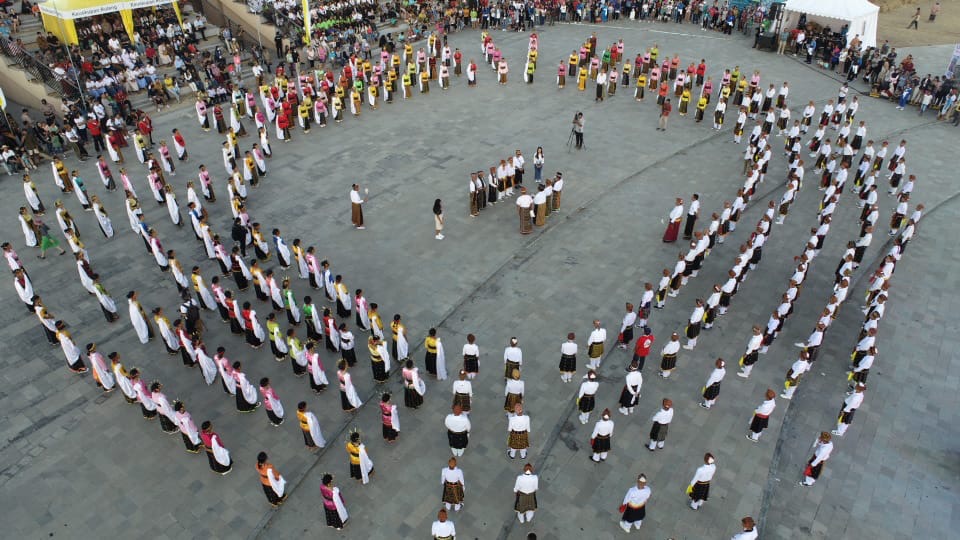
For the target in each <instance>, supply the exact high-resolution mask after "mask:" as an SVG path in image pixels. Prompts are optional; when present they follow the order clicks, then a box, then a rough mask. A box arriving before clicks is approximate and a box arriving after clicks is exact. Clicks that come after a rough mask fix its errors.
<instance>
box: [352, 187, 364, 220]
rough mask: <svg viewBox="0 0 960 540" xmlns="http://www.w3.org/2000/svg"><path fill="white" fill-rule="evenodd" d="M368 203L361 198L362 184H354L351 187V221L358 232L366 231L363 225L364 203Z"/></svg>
mask: <svg viewBox="0 0 960 540" xmlns="http://www.w3.org/2000/svg"><path fill="white" fill-rule="evenodd" d="M365 202H366V201H365V200H364V199H363V198H362V197H360V184H353V185H352V186H351V187H350V221H351V223H353V226H354V227H356V229H357V230H358V231H362V230H363V229H366V227H365V226H364V225H363V206H362V205H363V203H365Z"/></svg>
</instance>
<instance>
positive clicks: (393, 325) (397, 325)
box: [390, 321, 407, 341]
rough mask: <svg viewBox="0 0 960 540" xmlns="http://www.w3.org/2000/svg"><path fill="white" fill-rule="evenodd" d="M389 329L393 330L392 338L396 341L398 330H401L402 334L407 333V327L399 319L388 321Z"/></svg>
mask: <svg viewBox="0 0 960 540" xmlns="http://www.w3.org/2000/svg"><path fill="white" fill-rule="evenodd" d="M390 329H391V330H393V340H394V341H397V338H398V337H399V334H400V332H403V334H404V335H406V334H407V329H406V328H405V327H404V326H403V323H401V322H399V321H393V322H392V323H390Z"/></svg>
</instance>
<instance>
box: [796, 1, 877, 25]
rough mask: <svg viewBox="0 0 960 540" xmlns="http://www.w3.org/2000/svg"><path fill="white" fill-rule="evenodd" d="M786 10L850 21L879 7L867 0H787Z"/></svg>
mask: <svg viewBox="0 0 960 540" xmlns="http://www.w3.org/2000/svg"><path fill="white" fill-rule="evenodd" d="M784 7H785V8H786V9H787V11H797V12H800V13H807V14H809V15H817V16H820V17H828V18H830V19H840V20H844V21H850V20H853V19H856V18H859V17H862V16H864V15H870V14H873V13H878V12H879V11H880V8H879V7H878V6H875V5H873V4H871V3H870V2H868V1H867V0H843V1H839V2H838V1H836V0H787V3H786V5H785V6H784Z"/></svg>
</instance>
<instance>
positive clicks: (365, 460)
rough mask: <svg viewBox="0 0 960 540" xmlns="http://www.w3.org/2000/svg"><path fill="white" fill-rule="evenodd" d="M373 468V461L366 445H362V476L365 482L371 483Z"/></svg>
mask: <svg viewBox="0 0 960 540" xmlns="http://www.w3.org/2000/svg"><path fill="white" fill-rule="evenodd" d="M372 470H373V461H371V459H370V456H368V455H367V447H366V445H363V444H361V445H360V476H361V477H362V481H363V483H364V484H369V483H370V471H372Z"/></svg>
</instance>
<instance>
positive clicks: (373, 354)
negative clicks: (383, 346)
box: [367, 336, 383, 362]
mask: <svg viewBox="0 0 960 540" xmlns="http://www.w3.org/2000/svg"><path fill="white" fill-rule="evenodd" d="M367 350H368V351H370V360H371V361H373V362H383V358H381V357H380V347H379V346H377V345H374V344H373V336H370V337H369V338H367Z"/></svg>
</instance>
